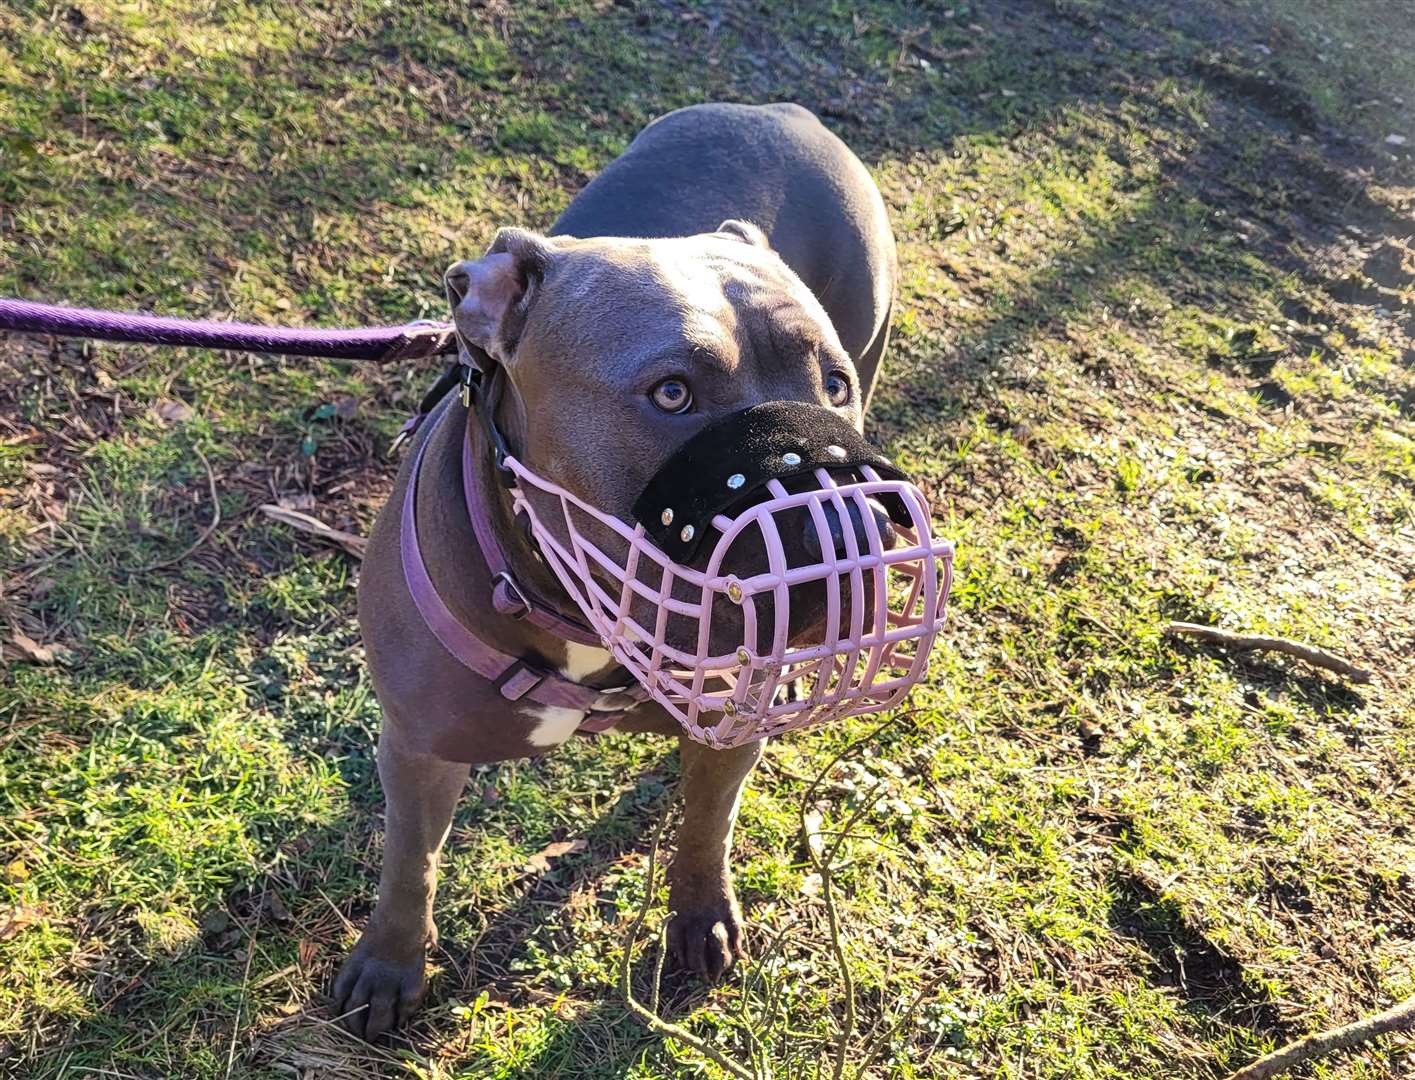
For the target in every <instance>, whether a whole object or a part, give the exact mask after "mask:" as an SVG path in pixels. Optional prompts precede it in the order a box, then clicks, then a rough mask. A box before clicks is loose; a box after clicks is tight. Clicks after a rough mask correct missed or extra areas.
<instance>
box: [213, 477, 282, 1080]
mask: <svg viewBox="0 0 1415 1080" xmlns="http://www.w3.org/2000/svg"><path fill="white" fill-rule="evenodd" d="M203 460H205V459H203ZM269 884H270V879H269V878H262V879H261V882H260V899H259V900H258V901H256V907H255V919H254V921H253V922H252V923H251V940H250V941H249V942H248V943H247V945H246V970H245V971H244V972H243V973H242V975H241V996H240V997H239V998H237V1000H236V1019H235V1022H234V1023H232V1025H231V1049H230V1050H229V1051H228V1052H227V1054H226V1080H231V1070H232V1069H233V1068H235V1065H236V1042H237V1040H238V1039H239V1038H240V1036H241V1008H242V1006H244V1005H245V1003H246V988H247V986H248V985H249V984H250V981H251V960H253V959H254V958H255V935H256V931H257V930H259V929H260V917H261V915H262V914H263V913H264V911H265V890H266V888H267V886H269Z"/></svg>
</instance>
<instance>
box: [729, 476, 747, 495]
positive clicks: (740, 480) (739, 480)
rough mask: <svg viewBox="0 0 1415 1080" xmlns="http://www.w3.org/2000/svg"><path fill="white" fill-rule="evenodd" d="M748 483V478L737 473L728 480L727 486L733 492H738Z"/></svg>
mask: <svg viewBox="0 0 1415 1080" xmlns="http://www.w3.org/2000/svg"><path fill="white" fill-rule="evenodd" d="M746 482H747V478H746V477H745V476H743V475H742V474H741V473H739V472H735V473H733V474H732V475H731V476H729V477H728V478H727V486H728V487H730V488H731V489H732V490H733V491H736V490H737V489H738V488H739V487H741V486H742V485H743V484H745V483H746Z"/></svg>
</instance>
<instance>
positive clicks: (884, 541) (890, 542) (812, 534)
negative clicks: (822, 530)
mask: <svg viewBox="0 0 1415 1080" xmlns="http://www.w3.org/2000/svg"><path fill="white" fill-rule="evenodd" d="M865 505H866V506H867V507H869V510H870V515H871V516H872V517H873V518H874V524H875V528H876V530H878V532H879V542H880V547H881V548H883V550H885V551H891V550H893V548H894V545H895V544H897V543H898V542H899V537H898V535H897V534H896V533H895V531H894V525H893V523H892V522H891V521H890V520H889V514H888V513H887V512H886V511H885V509H884V507H883V506H881V505H880V504H879V502H878V501H877V500H875V499H866V500H865ZM823 510H824V511H825V521H826V525H828V526H829V527H830V542H831V544H833V545H834V547H835V554H836V556H837V557H840V556H842V555H844V554H845V551H846V548H845V531H844V529H842V528H841V525H840V514H839V513H837V512H836V509H835V507H833V506H826V507H823ZM845 512H846V514H847V516H848V517H849V518H850V524H851V526H852V527H853V528H854V530H855V542H856V543H857V544H858V545H859V550H860V551H862V552H863V551H869V550H870V538H869V535H868V532H867V530H866V529H865V523H864V521H863V520H862V519H861V517H860V508H859V506H858V505H857V504H856V503H855V502H854V500H851V501H849V502H847V503H846V504H845ZM802 540H803V541H804V543H805V549H806V556H807V557H808V558H811V559H819V558H821V542H820V534H819V532H818V531H817V530H816V526H815V522H814V521H811V520H809V519H808V520H807V521H806V527H805V535H804V536H803V537H802Z"/></svg>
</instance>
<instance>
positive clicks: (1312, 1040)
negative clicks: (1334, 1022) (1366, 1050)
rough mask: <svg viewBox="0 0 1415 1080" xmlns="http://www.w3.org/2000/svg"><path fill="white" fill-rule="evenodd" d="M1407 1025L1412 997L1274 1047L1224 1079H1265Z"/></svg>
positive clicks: (1412, 1019) (1413, 1012)
mask: <svg viewBox="0 0 1415 1080" xmlns="http://www.w3.org/2000/svg"><path fill="white" fill-rule="evenodd" d="M1409 1027H1415V997H1412V998H1407V999H1406V1000H1404V1001H1402V1002H1401V1003H1400V1004H1399V1005H1395V1006H1392V1007H1391V1008H1389V1009H1387V1010H1386V1011H1385V1012H1383V1013H1377V1014H1376V1015H1375V1016H1368V1017H1366V1018H1365V1019H1363V1020H1357V1021H1356V1022H1355V1023H1354V1024H1347V1025H1346V1026H1345V1027H1339V1028H1332V1029H1331V1030H1330V1031H1319V1032H1316V1033H1315V1034H1312V1035H1308V1036H1306V1037H1305V1038H1301V1039H1298V1040H1297V1041H1296V1042H1290V1043H1288V1044H1287V1045H1286V1046H1284V1047H1282V1049H1280V1050H1274V1051H1273V1052H1272V1053H1271V1054H1268V1055H1267V1056H1265V1057H1260V1058H1259V1059H1258V1060H1257V1061H1255V1062H1253V1063H1252V1064H1251V1065H1248V1066H1245V1067H1244V1068H1242V1069H1239V1070H1238V1071H1237V1072H1236V1073H1234V1074H1233V1075H1232V1076H1230V1077H1229V1078H1228V1080H1269V1078H1270V1077H1273V1076H1277V1075H1278V1074H1279V1073H1284V1072H1286V1071H1287V1070H1288V1069H1290V1068H1292V1067H1293V1066H1294V1065H1300V1064H1301V1063H1302V1062H1304V1061H1309V1060H1311V1059H1312V1058H1314V1057H1320V1056H1321V1055H1323V1054H1330V1053H1331V1052H1332V1051H1333V1050H1345V1049H1348V1048H1350V1047H1352V1046H1360V1045H1361V1044H1362V1043H1367V1042H1370V1041H1371V1040H1372V1039H1374V1038H1375V1037H1376V1036H1378V1035H1385V1034H1387V1033H1388V1032H1392V1031H1404V1030H1405V1029H1406V1028H1409Z"/></svg>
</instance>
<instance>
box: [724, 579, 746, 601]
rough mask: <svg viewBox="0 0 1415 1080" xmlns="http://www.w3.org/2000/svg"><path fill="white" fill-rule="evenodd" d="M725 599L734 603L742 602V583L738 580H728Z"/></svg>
mask: <svg viewBox="0 0 1415 1080" xmlns="http://www.w3.org/2000/svg"><path fill="white" fill-rule="evenodd" d="M727 599H729V600H731V601H732V602H733V603H734V604H740V603H741V602H742V583H741V582H740V581H729V582H728V583H727Z"/></svg>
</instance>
